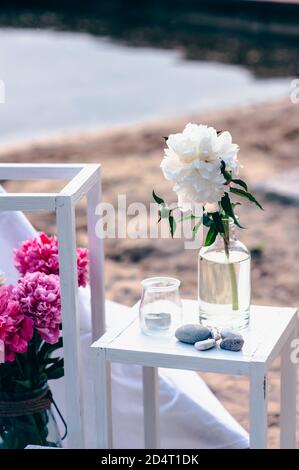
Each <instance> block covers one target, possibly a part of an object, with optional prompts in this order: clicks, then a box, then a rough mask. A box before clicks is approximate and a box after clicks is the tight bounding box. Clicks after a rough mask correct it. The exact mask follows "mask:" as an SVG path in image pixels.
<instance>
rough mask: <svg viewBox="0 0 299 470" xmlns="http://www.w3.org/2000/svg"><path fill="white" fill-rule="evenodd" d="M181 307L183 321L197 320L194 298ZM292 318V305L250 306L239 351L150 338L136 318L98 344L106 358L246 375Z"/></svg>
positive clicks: (267, 354) (273, 347) (283, 331)
mask: <svg viewBox="0 0 299 470" xmlns="http://www.w3.org/2000/svg"><path fill="white" fill-rule="evenodd" d="M136 308H137V307H136ZM183 310H184V322H185V323H194V322H196V321H197V303H196V301H188V300H187V301H186V300H184V301H183ZM295 318H296V310H294V309H281V308H265V307H252V312H251V326H250V328H249V330H248V331H246V332H242V334H243V335H244V338H245V345H244V348H243V350H242V351H240V352H238V353H236V352H230V351H224V350H221V349H220V348H215V349H211V350H209V351H201V352H200V351H197V350H195V348H193V347H191V346H190V345H186V344H183V343H180V342H178V341H177V340H176V339H175V337H173V336H172V337H170V338H167V337H166V338H165V337H162V336H161V337H157V338H154V340H153V338H152V337H151V336H146V335H144V334H143V333H142V332H141V331H140V327H139V321H138V318H136V319H135V321H134V322H130V323H128V324H127V325H124V327H120V329H119V331H118V332H117V334H116V335H115V336H113V334H112V333H110V338H109V339H107V336H106V335H105V337H104V338H103V339H102V341H103V342H104V341H105V344H104V343H103V342H102V341H101V340H99V342H98V343H97V344H98V346H103V347H106V348H107V359H109V360H111V361H113V362H118V361H119V362H125V363H130V364H140V365H146V366H149V367H170V368H177V369H188V370H202V371H207V372H208V371H210V372H216V373H217V372H219V373H228V374H235V375H247V376H248V375H250V364H251V362H252V361H254V360H257V361H258V362H260V361H262V362H263V361H264V362H265V363H266V364H267V361H268V357H269V355H270V354H271V351H272V350H273V349H275V348H276V344H277V343H280V338H281V337H284V335H285V332H288V331H289V328H290V326H291V325H293V324H294V319H295ZM267 325H268V327H267ZM269 325H271V326H269ZM266 328H267V335H266V337H265V329H266ZM287 334H289V333H287ZM107 343H108V344H107ZM265 344H266V348H265Z"/></svg>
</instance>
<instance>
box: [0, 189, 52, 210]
mask: <svg viewBox="0 0 299 470" xmlns="http://www.w3.org/2000/svg"><path fill="white" fill-rule="evenodd" d="M55 199H56V194H52V193H42V194H40V193H36V194H35V193H34V194H33V193H32V194H30V193H29V194H28V193H1V194H0V211H23V212H26V211H27V212H29V211H30V212H34V211H48V212H52V211H54V210H55Z"/></svg>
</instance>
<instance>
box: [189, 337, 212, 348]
mask: <svg viewBox="0 0 299 470" xmlns="http://www.w3.org/2000/svg"><path fill="white" fill-rule="evenodd" d="M215 346H216V341H215V340H214V338H210V339H205V340H204V341H197V343H195V344H194V347H195V349H197V350H198V351H206V350H207V349H211V348H214V347H215Z"/></svg>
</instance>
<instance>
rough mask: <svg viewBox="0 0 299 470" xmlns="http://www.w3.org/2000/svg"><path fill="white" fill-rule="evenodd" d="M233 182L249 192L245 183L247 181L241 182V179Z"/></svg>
mask: <svg viewBox="0 0 299 470" xmlns="http://www.w3.org/2000/svg"><path fill="white" fill-rule="evenodd" d="M232 182H233V183H235V184H237V185H239V186H242V188H244V189H245V191H247V190H248V187H247V184H246V183H245V181H243V180H239V179H232Z"/></svg>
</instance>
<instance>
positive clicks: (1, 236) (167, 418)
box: [0, 212, 249, 449]
mask: <svg viewBox="0 0 299 470" xmlns="http://www.w3.org/2000/svg"><path fill="white" fill-rule="evenodd" d="M34 233H35V231H34V229H33V228H32V226H31V225H30V224H29V222H28V221H27V219H26V218H25V216H24V215H23V214H21V213H17V212H6V213H5V212H2V213H1V212H0V246H1V252H0V253H1V254H0V270H2V271H4V272H5V273H6V276H7V281H8V282H10V283H15V282H16V280H17V273H16V272H15V270H14V268H13V265H12V255H11V253H12V249H13V248H14V247H16V246H18V244H19V243H20V242H21V241H22V240H24V239H26V238H28V237H29V236H32V235H33V234H34ZM79 297H80V324H81V352H82V362H83V377H82V379H83V380H82V384H83V393H84V403H85V405H87V406H85V412H84V415H85V416H84V418H85V425H86V430H87V432H86V445H87V446H88V447H93V446H94V436H95V425H94V421H93V418H94V405H93V403H94V397H93V386H92V382H93V380H92V377H93V374H94V371H93V370H92V367H91V361H90V360H89V346H90V342H91V336H90V315H89V289H86V290H84V289H81V290H80V294H79ZM128 312H129V308H128V307H124V306H122V305H120V304H116V303H114V302H109V301H108V302H107V323H108V326H109V327H113V325H116V324H117V320H118V318H119V316H123V315H127V314H128ZM159 375H160V416H161V444H162V447H163V448H169V449H171V448H176V449H184V448H186V449H187V448H213V449H214V448H247V447H249V444H248V434H247V433H246V431H245V430H244V429H243V428H242V427H241V426H240V425H239V424H238V423H237V422H236V421H235V420H234V419H233V418H232V416H231V415H230V414H229V413H228V412H227V411H226V410H225V409H224V407H223V406H222V405H221V404H220V402H219V401H218V400H217V398H216V397H215V396H214V395H213V394H212V392H211V391H210V390H209V388H208V387H207V386H206V384H205V383H204V381H203V380H202V379H201V378H200V377H199V376H198V375H197V374H196V373H195V372H189V371H176V370H168V369H167V370H166V369H161V370H159ZM51 388H52V391H53V393H54V398H55V400H56V401H57V403H58V404H59V407H60V409H61V410H62V413H63V414H64V415H65V407H64V379H60V380H58V381H57V380H56V381H52V383H51ZM112 390H113V422H114V431H113V432H114V446H115V447H116V448H129V449H130V448H131V449H132V448H140V447H143V446H144V442H143V428H142V426H143V418H142V416H143V411H142V383H141V368H140V367H139V366H132V365H121V364H113V366H112ZM100 399H101V397H97V400H100Z"/></svg>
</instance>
